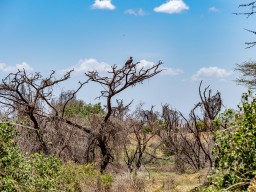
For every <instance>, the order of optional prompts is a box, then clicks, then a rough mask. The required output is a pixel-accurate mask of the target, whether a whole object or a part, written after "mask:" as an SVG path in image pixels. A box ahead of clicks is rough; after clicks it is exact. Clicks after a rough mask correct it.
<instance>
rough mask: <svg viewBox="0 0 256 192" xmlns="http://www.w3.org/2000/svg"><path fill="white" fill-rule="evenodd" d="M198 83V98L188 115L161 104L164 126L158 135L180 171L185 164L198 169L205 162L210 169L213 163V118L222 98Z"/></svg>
mask: <svg viewBox="0 0 256 192" xmlns="http://www.w3.org/2000/svg"><path fill="white" fill-rule="evenodd" d="M201 86H202V82H201V83H200V86H199V95H200V99H201V101H200V102H198V103H197V104H196V105H195V107H194V108H193V109H192V110H191V112H190V114H189V118H187V117H185V116H184V115H183V114H182V113H178V112H175V111H172V110H171V109H169V108H168V106H163V118H164V122H166V129H164V130H163V131H162V132H161V134H160V136H161V138H162V139H163V141H164V142H165V145H166V146H167V147H168V148H169V149H170V151H171V153H174V155H175V161H176V162H175V163H176V166H178V167H177V168H178V169H180V171H182V170H184V165H185V164H188V165H190V166H191V167H193V168H194V169H195V170H199V169H201V168H204V167H205V166H207V165H206V163H208V165H209V167H210V168H212V166H213V162H214V157H213V155H212V146H213V143H214V131H215V130H216V129H218V127H216V125H215V124H214V120H215V119H216V117H217V115H218V113H219V112H220V109H221V106H222V100H221V95H220V93H219V92H218V91H217V93H215V94H214V95H212V91H211V90H210V89H209V86H208V87H206V88H205V89H204V90H203V91H202V90H201Z"/></svg>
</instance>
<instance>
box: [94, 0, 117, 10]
mask: <svg viewBox="0 0 256 192" xmlns="http://www.w3.org/2000/svg"><path fill="white" fill-rule="evenodd" d="M91 8H92V9H108V10H114V9H115V8H116V7H115V5H113V4H112V3H111V0H95V1H94V3H93V5H92V6H91Z"/></svg>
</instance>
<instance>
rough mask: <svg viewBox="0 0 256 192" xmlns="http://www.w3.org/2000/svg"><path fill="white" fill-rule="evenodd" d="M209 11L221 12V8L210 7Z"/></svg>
mask: <svg viewBox="0 0 256 192" xmlns="http://www.w3.org/2000/svg"><path fill="white" fill-rule="evenodd" d="M209 11H210V12H219V11H220V10H219V9H218V8H216V7H210V8H209Z"/></svg>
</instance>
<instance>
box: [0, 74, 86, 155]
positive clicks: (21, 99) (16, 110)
mask: <svg viewBox="0 0 256 192" xmlns="http://www.w3.org/2000/svg"><path fill="white" fill-rule="evenodd" d="M71 72H72V70H71V71H68V72H67V73H66V74H64V75H63V76H62V77H60V78H56V77H55V71H52V73H51V74H50V75H49V76H48V77H47V78H43V76H42V75H41V74H40V73H38V72H35V73H31V74H27V72H26V71H25V70H19V71H18V72H16V73H10V74H9V75H8V76H7V77H5V78H4V79H2V82H1V84H0V104H1V105H2V106H3V108H2V109H4V110H5V113H6V115H7V116H9V117H10V118H16V120H18V121H23V120H25V119H29V121H30V122H28V126H30V127H33V129H34V133H35V134H36V137H37V141H38V142H39V143H40V146H39V148H38V149H37V151H43V152H44V153H45V154H49V148H48V146H47V145H48V144H47V143H46V141H45V139H44V129H45V128H46V127H47V125H48V124H49V123H50V122H52V121H55V122H56V121H61V122H64V123H66V124H68V125H71V126H75V127H77V128H80V129H82V130H83V131H85V132H87V133H91V131H90V130H89V129H87V128H86V127H82V126H80V125H77V124H75V123H73V122H71V121H69V120H68V119H65V118H64V113H65V109H66V106H67V104H68V103H69V101H71V100H72V99H73V98H74V96H75V94H76V93H77V92H78V91H79V90H80V89H81V88H82V87H83V85H84V84H86V83H87V82H83V83H81V82H79V86H78V88H77V89H76V90H75V91H73V92H72V93H71V94H70V95H69V98H68V99H66V100H65V102H64V103H63V106H62V108H61V109H59V108H56V106H55V105H53V104H52V102H51V101H52V100H53V99H54V94H53V91H54V87H55V86H56V85H58V84H60V83H62V82H64V81H66V80H68V79H69V78H70V74H71Z"/></svg>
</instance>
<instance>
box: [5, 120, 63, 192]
mask: <svg viewBox="0 0 256 192" xmlns="http://www.w3.org/2000/svg"><path fill="white" fill-rule="evenodd" d="M15 136H17V132H16V131H15V130H14V127H13V126H12V125H9V124H4V123H0V191H4V192H9V191H10V192H13V191H38V190H40V191H53V190H57V189H58V187H59V186H58V185H57V183H56V179H57V177H58V176H59V174H60V161H59V160H58V159H57V158H55V157H53V156H49V157H45V156H44V155H42V154H33V155H30V156H28V157H25V156H24V155H23V154H22V152H21V150H20V148H19V147H18V145H17V143H16V142H15Z"/></svg>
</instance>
